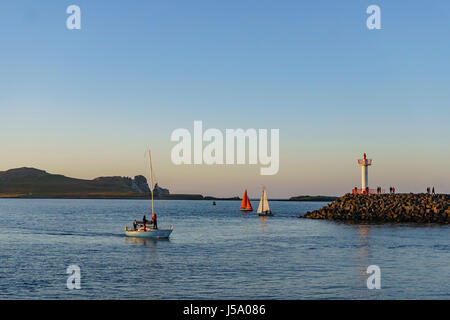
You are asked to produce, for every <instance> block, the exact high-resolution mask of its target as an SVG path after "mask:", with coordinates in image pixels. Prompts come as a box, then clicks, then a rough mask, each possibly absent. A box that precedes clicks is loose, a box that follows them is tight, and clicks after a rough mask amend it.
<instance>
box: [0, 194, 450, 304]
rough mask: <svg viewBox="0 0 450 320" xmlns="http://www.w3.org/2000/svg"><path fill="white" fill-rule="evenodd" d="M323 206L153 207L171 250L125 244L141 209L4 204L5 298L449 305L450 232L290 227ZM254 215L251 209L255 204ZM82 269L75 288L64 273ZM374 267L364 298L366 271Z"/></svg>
mask: <svg viewBox="0 0 450 320" xmlns="http://www.w3.org/2000/svg"><path fill="white" fill-rule="evenodd" d="M325 204H326V203H319V202H315V203H314V202H312V203H311V202H275V201H273V202H271V208H272V210H273V212H274V213H275V214H276V216H274V217H270V218H259V217H257V216H256V214H255V213H251V214H241V213H240V212H239V210H238V208H239V206H240V203H239V202H236V201H217V205H216V206H212V203H211V202H210V201H158V202H157V212H158V218H159V219H158V222H159V227H160V228H163V227H167V226H168V225H169V224H174V227H175V230H174V232H173V233H172V236H171V238H170V240H159V241H157V240H156V241H152V240H147V241H143V240H137V239H132V238H126V237H125V236H124V226H125V225H126V224H128V225H129V226H130V225H131V222H132V220H133V219H134V218H137V219H141V218H142V216H143V215H144V214H146V215H147V217H149V216H150V213H149V208H150V202H149V201H136V200H27V199H0V298H1V299H29V298H32V299H450V227H449V226H431V225H370V226H368V225H357V224H343V223H336V222H329V221H316V220H309V219H305V220H303V219H298V218H297V217H296V216H297V215H299V214H302V213H305V212H306V211H307V210H311V209H316V208H320V207H322V206H324V205H325ZM253 205H254V206H257V203H256V202H254V203H253ZM72 264H77V265H79V266H80V268H81V290H69V289H67V287H66V280H67V277H68V274H66V268H67V267H68V266H69V265H72ZM373 264H374V265H378V266H379V267H380V268H381V286H382V288H381V289H380V290H368V289H367V286H366V280H367V277H368V276H369V275H367V274H366V269H367V267H368V266H369V265H373Z"/></svg>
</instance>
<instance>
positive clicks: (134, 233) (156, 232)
mask: <svg viewBox="0 0 450 320" xmlns="http://www.w3.org/2000/svg"><path fill="white" fill-rule="evenodd" d="M148 157H149V160H150V185H149V188H150V193H151V196H152V217H153V215H154V214H155V202H154V199H153V168H152V156H151V153H150V149H148ZM149 222H150V221H149ZM138 223H140V224H141V223H142V224H143V223H144V222H138ZM172 231H173V225H170V227H169V229H158V228H153V227H147V226H145V228H144V227H141V228H139V229H137V230H135V229H134V228H128V227H127V226H125V235H126V236H127V237H137V238H156V239H164V238H165V239H167V238H169V236H170V234H171V233H172Z"/></svg>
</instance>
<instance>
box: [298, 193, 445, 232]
mask: <svg viewBox="0 0 450 320" xmlns="http://www.w3.org/2000/svg"><path fill="white" fill-rule="evenodd" d="M299 218H308V219H328V220H340V221H356V222H395V223H398V222H416V223H443V224H448V223H450V195H448V194H436V195H431V194H423V193H422V194H412V193H409V194H406V193H404V194H373V195H362V194H346V195H345V196H343V197H341V198H339V199H337V200H335V201H333V202H332V203H330V204H329V205H327V206H325V207H323V208H321V209H319V210H315V211H312V212H309V211H308V212H307V213H306V214H304V215H303V216H299Z"/></svg>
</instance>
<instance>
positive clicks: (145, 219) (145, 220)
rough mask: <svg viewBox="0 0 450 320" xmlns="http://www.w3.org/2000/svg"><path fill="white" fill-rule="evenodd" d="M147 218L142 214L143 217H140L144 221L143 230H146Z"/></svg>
mask: <svg viewBox="0 0 450 320" xmlns="http://www.w3.org/2000/svg"><path fill="white" fill-rule="evenodd" d="M147 221H148V220H147V218H146V217H145V216H144V217H143V218H142V222H143V223H144V231H145V230H147Z"/></svg>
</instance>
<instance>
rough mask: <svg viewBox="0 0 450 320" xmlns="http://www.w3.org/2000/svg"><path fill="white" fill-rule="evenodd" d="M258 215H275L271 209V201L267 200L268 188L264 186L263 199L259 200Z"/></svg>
mask: <svg viewBox="0 0 450 320" xmlns="http://www.w3.org/2000/svg"><path fill="white" fill-rule="evenodd" d="M257 213H258V216H261V217H265V216H273V214H272V211H270V208H269V201H268V200H267V191H266V188H263V192H262V196H261V199H260V200H259V206H258V211H257Z"/></svg>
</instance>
